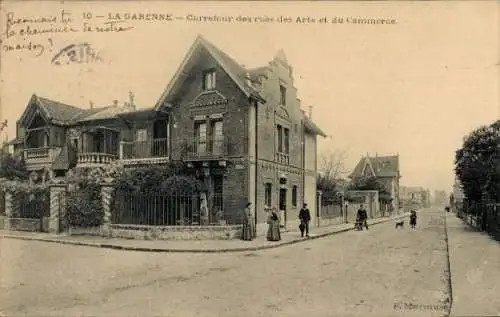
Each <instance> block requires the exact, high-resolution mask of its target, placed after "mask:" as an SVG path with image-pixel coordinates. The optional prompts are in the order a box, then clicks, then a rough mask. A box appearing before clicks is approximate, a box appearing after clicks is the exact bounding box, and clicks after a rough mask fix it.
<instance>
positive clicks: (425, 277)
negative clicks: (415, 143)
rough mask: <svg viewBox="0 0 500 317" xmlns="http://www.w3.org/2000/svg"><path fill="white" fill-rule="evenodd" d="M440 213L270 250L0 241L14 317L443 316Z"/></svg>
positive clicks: (4, 301)
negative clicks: (161, 249) (191, 250)
mask: <svg viewBox="0 0 500 317" xmlns="http://www.w3.org/2000/svg"><path fill="white" fill-rule="evenodd" d="M442 217H443V211H442V209H440V210H438V209H429V210H425V211H424V212H421V213H420V214H419V223H418V225H417V229H416V230H412V229H410V228H409V225H408V219H406V220H405V227H404V228H403V229H395V228H394V222H388V223H384V224H380V225H377V226H374V227H372V228H370V230H368V231H361V232H356V231H350V232H346V233H341V234H337V235H333V236H330V237H328V238H322V239H316V240H311V241H307V242H303V243H298V244H294V245H290V246H284V247H280V248H276V249H270V250H263V251H255V252H246V253H221V254H188V253H145V252H131V251H119V250H110V249H98V248H88V247H78V246H69V245H60V244H50V243H44V242H36V241H21V240H12V239H1V240H0V243H1V263H2V265H1V272H0V273H1V290H0V293H1V294H2V296H0V311H1V312H3V313H4V314H5V315H14V316H83V315H85V316H182V317H189V316H207V317H210V316H228V317H229V316H231V317H232V316H280V317H281V316H319V317H323V316H324V317H327V316H409V315H410V316H443V315H445V313H446V311H447V310H446V309H444V308H443V306H444V305H445V303H444V300H445V298H447V297H448V281H447V277H446V276H447V251H446V242H445V230H444V221H443V218H442Z"/></svg>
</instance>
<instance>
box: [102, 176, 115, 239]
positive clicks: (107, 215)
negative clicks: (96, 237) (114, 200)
mask: <svg viewBox="0 0 500 317" xmlns="http://www.w3.org/2000/svg"><path fill="white" fill-rule="evenodd" d="M113 190H114V186H113V184H110V183H106V184H101V199H102V209H103V211H104V220H103V223H102V225H101V231H102V233H103V234H104V235H106V236H110V235H111V228H110V224H111V194H112V193H113Z"/></svg>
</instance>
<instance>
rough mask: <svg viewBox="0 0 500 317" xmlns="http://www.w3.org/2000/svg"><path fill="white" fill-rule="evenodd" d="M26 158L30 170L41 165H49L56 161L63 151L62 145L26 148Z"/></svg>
mask: <svg viewBox="0 0 500 317" xmlns="http://www.w3.org/2000/svg"><path fill="white" fill-rule="evenodd" d="M23 152H24V154H23V155H24V160H25V161H26V167H27V168H28V170H33V169H38V168H39V167H43V166H49V165H50V164H52V162H54V160H55V159H56V157H57V156H58V155H59V153H60V152H61V148H60V147H41V148H31V149H24V151H23Z"/></svg>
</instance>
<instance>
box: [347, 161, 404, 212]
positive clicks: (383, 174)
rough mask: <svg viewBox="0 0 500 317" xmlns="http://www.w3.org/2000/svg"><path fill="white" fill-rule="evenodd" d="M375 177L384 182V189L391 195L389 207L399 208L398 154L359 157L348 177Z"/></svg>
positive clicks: (399, 174)
mask: <svg viewBox="0 0 500 317" xmlns="http://www.w3.org/2000/svg"><path fill="white" fill-rule="evenodd" d="M356 177H367V178H369V177H375V178H377V180H378V181H380V182H381V183H382V184H384V186H385V189H386V190H387V192H388V193H389V194H390V197H391V207H392V208H393V210H399V208H400V200H399V196H400V194H399V180H400V179H401V173H400V169H399V155H391V156H378V155H375V156H370V155H366V156H364V157H362V158H361V159H360V161H359V162H358V164H357V165H356V167H355V168H354V170H353V172H352V173H351V175H349V178H351V179H354V178H356Z"/></svg>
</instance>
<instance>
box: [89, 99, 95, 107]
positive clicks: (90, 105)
mask: <svg viewBox="0 0 500 317" xmlns="http://www.w3.org/2000/svg"><path fill="white" fill-rule="evenodd" d="M89 108H90V109H94V102H93V101H92V100H90V101H89Z"/></svg>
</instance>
